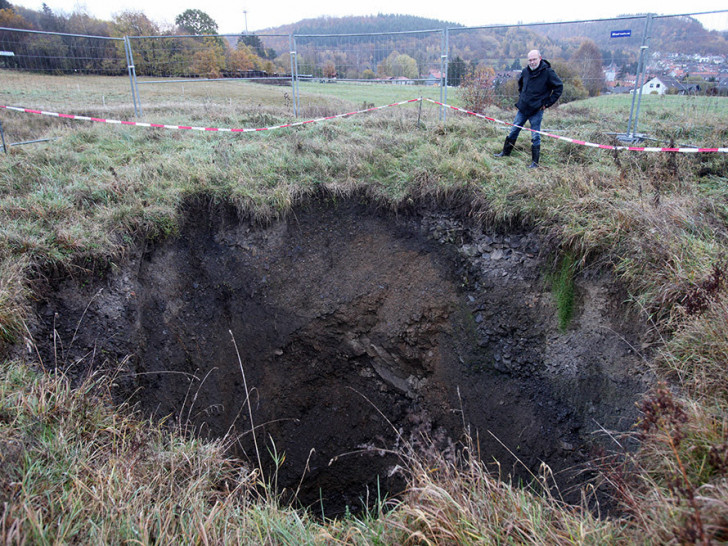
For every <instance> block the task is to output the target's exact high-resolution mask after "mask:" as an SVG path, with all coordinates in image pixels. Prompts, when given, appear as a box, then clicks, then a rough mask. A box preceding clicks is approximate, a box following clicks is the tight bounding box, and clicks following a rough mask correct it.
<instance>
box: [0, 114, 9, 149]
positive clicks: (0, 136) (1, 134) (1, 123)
mask: <svg viewBox="0 0 728 546" xmlns="http://www.w3.org/2000/svg"><path fill="white" fill-rule="evenodd" d="M0 138H1V139H2V142H3V152H5V155H7V153H8V148H7V147H6V146H5V133H4V132H3V122H2V121H0Z"/></svg>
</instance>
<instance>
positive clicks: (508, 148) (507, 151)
mask: <svg viewBox="0 0 728 546" xmlns="http://www.w3.org/2000/svg"><path fill="white" fill-rule="evenodd" d="M515 145H516V141H515V140H511V139H509V138H508V137H506V141H505V142H504V143H503V151H501V153H499V154H494V157H508V156H509V155H511V152H512V151H513V146H515Z"/></svg>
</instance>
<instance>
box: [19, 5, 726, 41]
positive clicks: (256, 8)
mask: <svg viewBox="0 0 728 546" xmlns="http://www.w3.org/2000/svg"><path fill="white" fill-rule="evenodd" d="M10 3H11V4H14V5H20V6H25V7H28V8H31V9H38V10H39V9H41V6H42V4H43V0H11V2H10ZM45 3H46V4H48V6H49V7H50V8H51V9H52V10H53V11H54V12H64V13H71V12H73V11H78V10H81V11H85V12H86V13H88V14H89V15H93V16H95V17H99V18H101V19H106V20H110V19H111V18H112V16H113V15H114V14H115V13H119V12H121V11H127V10H134V11H142V12H144V13H145V14H146V15H147V17H149V18H150V19H152V20H154V21H155V22H157V23H160V24H165V23H167V24H169V25H171V24H172V23H173V22H174V18H175V17H176V16H177V15H179V14H180V13H182V12H183V11H185V10H186V9H200V10H202V11H204V12H205V13H207V14H208V15H210V16H211V17H212V18H213V19H214V20H215V22H217V24H218V29H219V32H220V33H221V34H226V33H230V34H239V33H240V32H242V31H243V30H245V29H246V19H247V29H248V30H249V31H251V32H252V31H258V30H262V29H265V28H270V27H275V26H278V25H285V24H289V23H295V22H297V21H300V20H301V19H308V18H314V17H321V16H333V17H341V16H347V15H376V14H378V13H384V14H391V13H396V14H405V15H418V16H421V17H430V18H434V19H440V20H443V21H449V22H454V23H460V24H463V25H466V26H480V25H495V24H515V23H519V22H522V23H535V22H557V21H575V20H585V19H606V18H612V17H618V16H619V15H623V14H634V13H636V12H638V13H647V12H652V13H656V14H661V15H676V14H684V13H696V12H706V11H716V10H724V9H726V8H727V7H728V6H726V1H725V0H695V1H693V2H684V1H679V0H642V1H640V2H635V1H634V0H610V1H591V2H587V3H586V4H584V3H581V2H579V9H578V10H574V8H573V7H567V4H572V6H573V3H571V2H568V3H567V2H544V1H543V0H538V1H537V0H520V1H517V2H513V3H511V2H503V1H499V2H488V1H486V0H450V1H447V2H445V1H441V2H433V1H422V0H389V1H383V0H370V1H363V2H345V1H342V0H298V1H294V2H291V1H270V0H268V1H266V0H258V1H256V2H254V1H250V0H151V1H150V0H85V1H84V0H46V2H45ZM245 12H247V16H246V14H245ZM698 19H699V20H700V21H701V22H702V23H703V24H704V25H705V26H706V27H708V28H712V29H718V30H728V13H722V14H719V15H713V16H710V17H708V16H702V17H698Z"/></svg>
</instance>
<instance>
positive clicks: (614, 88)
mask: <svg viewBox="0 0 728 546" xmlns="http://www.w3.org/2000/svg"><path fill="white" fill-rule="evenodd" d="M726 61H728V59H727V58H726V57H725V56H722V55H713V56H701V55H697V54H695V55H685V54H677V53H673V54H669V55H664V54H661V53H659V52H654V53H653V54H652V56H651V58H650V60H649V61H648V63H647V68H646V71H645V81H644V83H643V85H642V94H654V95H666V94H667V95H689V94H694V95H697V94H701V95H706V94H707V95H721V96H728V62H726ZM602 70H603V74H604V88H603V89H602V94H617V93H632V92H633V91H634V88H635V82H636V80H637V74H630V73H623V72H622V69H621V68H620V67H619V66H617V65H615V64H611V65H609V66H605V67H603V68H602ZM520 73H521V71H520V70H508V71H499V72H498V73H497V78H496V79H497V81H498V82H500V83H502V82H504V81H505V80H508V79H511V78H517V77H518V76H519V75H520ZM441 77H442V74H441V73H440V71H438V70H430V71H429V72H428V74H427V76H426V77H425V78H424V83H425V85H439V84H440V80H441ZM382 79H386V80H389V81H390V82H391V83H399V84H403V85H411V84H412V83H414V82H413V80H411V79H409V78H405V77H399V78H378V79H377V80H378V81H381V80H382Z"/></svg>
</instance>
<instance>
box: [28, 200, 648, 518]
mask: <svg viewBox="0 0 728 546" xmlns="http://www.w3.org/2000/svg"><path fill="white" fill-rule="evenodd" d="M185 218H186V220H185V222H184V224H183V227H182V230H181V232H180V234H179V236H178V237H175V238H174V239H170V240H166V241H162V242H158V243H156V244H152V245H148V246H146V247H145V248H139V249H138V250H137V251H136V252H134V253H132V254H131V255H130V256H128V259H127V260H126V261H125V262H124V263H120V264H118V267H117V268H115V270H114V271H112V272H111V273H110V274H109V275H107V276H106V277H105V278H103V279H99V280H96V281H93V282H89V281H88V280H86V281H85V282H83V283H79V282H78V281H77V280H74V279H63V280H60V281H59V282H58V283H57V284H56V285H55V286H53V290H52V291H51V292H49V293H48V295H47V298H45V299H44V301H43V302H41V304H40V305H39V307H38V323H37V324H36V325H35V328H34V330H35V332H34V333H35V337H36V341H37V342H38V345H39V348H40V351H41V354H42V355H43V357H44V360H45V363H46V365H47V366H61V367H64V368H68V369H71V370H75V373H79V374H82V373H83V372H84V371H86V370H89V369H98V368H103V367H106V368H114V367H115V368H116V369H117V384H118V392H117V396H118V397H119V399H120V400H125V399H131V400H132V401H133V402H134V403H136V404H138V405H139V407H140V408H141V409H142V410H143V411H144V412H146V413H148V414H150V415H154V416H156V417H159V418H166V419H167V421H168V422H169V423H179V424H185V423H186V424H189V425H191V428H193V429H194V430H195V431H196V433H198V434H202V435H205V436H209V437H223V436H224V437H227V438H230V439H234V441H231V443H232V444H233V449H234V450H235V452H236V453H238V454H240V455H241V456H244V457H248V458H250V459H251V460H252V461H253V462H254V461H255V459H256V458H257V456H256V454H255V443H254V442H253V439H254V437H253V434H255V439H257V441H258V442H257V443H258V451H259V452H262V453H261V457H262V458H263V459H265V461H264V468H265V469H266V472H267V473H268V475H270V474H271V473H272V472H273V462H272V461H271V460H270V457H269V456H268V452H269V451H271V450H272V449H273V446H274V449H275V451H276V452H277V453H278V454H283V453H285V462H284V463H283V465H281V467H280V468H279V469H278V470H277V474H278V483H279V485H280V486H281V487H282V488H284V489H286V491H288V492H292V491H297V493H298V496H297V498H298V500H299V501H300V502H301V503H302V504H304V505H317V506H320V505H321V504H322V501H323V504H324V505H325V506H326V509H327V510H328V512H327V513H328V514H331V513H335V512H336V511H338V510H342V509H344V507H346V506H349V507H353V508H355V507H357V506H361V499H362V498H365V497H366V496H367V495H370V498H375V497H376V491H377V489H378V488H379V489H380V490H387V491H389V492H390V493H396V492H397V491H398V490H399V489H400V488H401V487H402V486H403V484H404V481H403V479H402V474H401V472H400V471H399V468H400V463H401V461H400V460H399V459H398V457H397V455H396V454H394V453H395V452H396V451H397V450H398V449H402V448H403V446H405V445H409V446H415V448H417V449H437V450H440V451H443V452H445V453H446V454H452V455H453V456H454V454H455V452H456V450H457V447H458V445H459V442H460V441H461V440H462V439H463V436H464V434H465V433H468V434H469V435H470V437H471V438H473V439H475V441H476V442H477V444H478V449H479V453H480V454H481V456H482V457H483V459H484V460H485V461H486V462H489V463H490V462H492V461H494V460H497V461H499V463H500V473H501V474H502V475H503V477H507V476H510V477H513V478H516V479H524V480H529V479H530V476H531V473H537V472H538V469H539V466H540V464H541V462H546V463H547V464H548V465H550V466H551V468H552V469H553V470H554V471H555V472H556V475H557V481H558V482H559V485H560V487H561V488H562V490H564V491H567V490H569V489H570V487H571V486H573V485H575V484H576V485H578V484H579V483H582V482H583V480H584V478H585V476H586V475H585V474H583V473H581V474H580V471H581V470H583V465H584V464H585V463H586V462H588V461H589V460H590V459H591V458H592V457H593V450H594V449H595V446H597V445H598V446H600V447H605V446H606V447H607V448H609V447H610V446H609V439H608V436H607V435H604V434H601V435H600V434H596V435H595V434H593V433H594V432H595V431H599V430H602V429H607V430H614V431H625V430H628V429H629V427H630V426H631V425H632V423H633V422H634V420H635V419H636V414H635V405H634V403H635V401H636V400H637V399H638V397H639V394H640V393H641V392H643V391H644V390H645V385H644V381H645V377H646V376H645V373H646V367H645V363H644V361H643V360H642V357H641V356H640V355H639V354H638V353H637V352H636V351H635V349H634V348H635V347H640V335H641V334H640V332H641V331H642V327H641V325H640V323H639V321H638V320H637V319H636V318H635V317H633V316H630V314H629V312H628V310H627V308H626V307H625V306H624V305H622V296H621V295H620V294H621V293H620V291H619V290H618V288H617V287H616V285H615V284H614V283H613V282H612V281H611V280H610V279H609V278H608V277H606V276H605V275H602V274H593V275H588V274H581V275H580V276H579V277H578V278H577V285H576V286H577V306H576V307H577V308H576V313H575V318H574V320H573V322H572V323H571V325H570V326H569V327H568V329H567V330H566V331H565V332H561V331H559V329H558V325H557V318H556V309H555V304H554V301H553V297H552V295H551V293H550V291H549V286H548V283H547V282H546V281H545V273H546V270H547V267H546V264H545V258H544V257H543V255H542V254H543V253H542V251H541V245H540V242H539V239H538V238H537V236H536V235H535V234H534V233H530V232H527V231H522V232H510V233H499V232H485V231H483V230H482V229H481V228H479V227H477V226H474V225H472V224H471V223H469V222H468V221H467V219H463V218H462V217H459V216H458V215H455V214H453V213H452V212H448V211H443V210H438V209H435V208H422V209H420V210H416V211H411V212H409V213H407V214H403V213H400V214H394V213H389V212H383V211H381V210H379V209H377V208H376V207H374V206H373V205H372V204H371V203H370V202H369V201H368V200H367V199H365V198H357V197H352V198H345V199H334V198H331V197H329V198H321V199H315V200H311V201H309V202H307V203H304V204H301V205H300V206H298V207H296V208H295V209H294V210H293V211H291V213H290V214H288V215H287V216H286V217H285V218H284V219H282V220H280V221H275V222H272V223H270V224H269V225H264V226H263V225H260V224H257V223H255V222H252V221H250V220H247V219H244V218H241V217H240V216H239V215H238V214H237V213H236V212H235V211H234V210H233V209H232V208H230V207H225V206H212V205H209V204H205V203H202V204H201V203H197V204H194V205H190V206H189V207H188V210H187V211H186V215H185ZM59 348H60V350H59ZM246 386H247V389H246ZM248 404H249V406H248ZM251 414H252V422H251V419H250V415H251ZM253 431H254V432H253ZM612 447H614V446H612ZM494 468H496V467H495V466H494Z"/></svg>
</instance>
